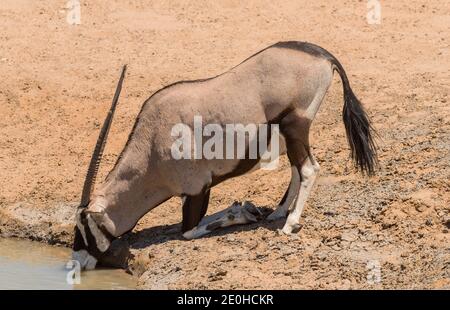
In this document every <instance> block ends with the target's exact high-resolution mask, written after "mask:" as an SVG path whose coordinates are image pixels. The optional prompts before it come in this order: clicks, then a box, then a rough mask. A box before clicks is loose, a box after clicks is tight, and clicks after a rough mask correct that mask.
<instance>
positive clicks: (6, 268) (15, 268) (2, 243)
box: [0, 238, 136, 289]
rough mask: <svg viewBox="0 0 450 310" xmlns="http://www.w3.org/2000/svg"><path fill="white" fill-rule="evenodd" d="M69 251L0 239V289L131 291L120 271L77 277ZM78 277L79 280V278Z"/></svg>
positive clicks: (130, 280)
mask: <svg viewBox="0 0 450 310" xmlns="http://www.w3.org/2000/svg"><path fill="white" fill-rule="evenodd" d="M70 257H71V252H70V249H67V248H60V247H53V246H48V245H45V244H41V243H38V242H33V241H24V240H16V239H2V238H0V289H134V288H135V287H136V281H135V279H134V278H133V277H132V276H131V275H129V274H127V273H125V271H123V270H108V269H103V270H93V271H87V272H81V273H78V272H77V269H76V268H73V267H72V266H73V265H72V266H71V264H70V263H69V265H67V263H68V262H69V260H70ZM78 275H79V276H78ZM77 280H79V282H80V283H79V284H76V282H78V281H77Z"/></svg>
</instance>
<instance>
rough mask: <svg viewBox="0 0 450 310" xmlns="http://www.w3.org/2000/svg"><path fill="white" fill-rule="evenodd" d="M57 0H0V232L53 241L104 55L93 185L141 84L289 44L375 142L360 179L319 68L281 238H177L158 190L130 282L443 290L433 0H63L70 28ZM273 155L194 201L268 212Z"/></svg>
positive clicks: (245, 232) (446, 183) (443, 121)
mask: <svg viewBox="0 0 450 310" xmlns="http://www.w3.org/2000/svg"><path fill="white" fill-rule="evenodd" d="M64 2H65V1H56V0H51V1H31V0H28V1H27V0H2V1H1V4H0V29H1V30H0V174H1V176H0V189H1V190H0V235H1V236H17V237H23V238H30V239H34V240H41V241H43V242H49V243H52V244H70V242H71V238H72V235H71V234H72V230H73V214H74V210H75V207H76V205H77V203H78V201H79V195H80V192H81V186H82V183H83V178H84V176H85V172H86V168H87V165H88V161H89V158H90V155H91V151H92V149H93V146H94V143H95V140H96V138H97V135H98V131H99V127H100V125H101V122H102V121H103V119H104V117H105V115H106V111H107V109H108V108H109V104H110V100H111V98H112V95H113V90H114V88H115V84H116V82H117V78H118V75H119V72H120V67H121V65H122V64H124V63H128V64H129V71H128V75H127V78H126V80H125V86H124V90H123V92H122V96H121V102H120V105H119V107H118V110H117V113H116V118H115V120H114V123H113V127H112V130H111V134H110V140H109V142H108V145H107V147H106V150H105V156H104V160H103V164H102V167H101V175H100V178H99V179H102V178H103V177H104V176H105V174H106V173H107V172H108V171H109V169H111V166H112V164H113V163H114V162H115V159H116V156H117V155H118V154H119V153H120V151H121V149H122V147H123V145H124V143H125V141H126V139H127V137H128V133H129V131H130V130H131V127H132V125H133V122H134V119H135V117H136V115H137V113H138V111H139V109H140V106H141V104H142V102H143V101H144V100H145V99H146V98H147V97H149V96H150V95H151V94H152V93H153V92H154V91H156V90H157V89H159V88H161V87H162V86H164V85H166V84H168V83H171V82H174V81H177V80H184V79H197V78H204V77H209V76H213V75H216V74H218V73H221V72H223V71H225V70H227V69H229V68H230V67H232V66H234V65H236V64H238V63H239V62H241V61H242V60H243V59H245V58H246V57H248V56H249V55H251V54H253V53H255V52H257V51H258V50H260V49H262V48H264V47H266V46H268V45H269V44H272V43H274V42H277V41H282V40H302V41H309V42H314V43H316V44H318V45H321V46H323V47H325V48H326V49H328V50H329V51H331V52H332V53H333V54H334V55H335V56H336V57H337V58H338V59H339V60H340V61H341V63H342V64H343V65H344V67H345V69H346V71H347V73H348V75H349V78H350V82H351V83H352V86H353V89H354V91H355V93H356V94H357V95H358V97H359V98H360V99H361V100H362V101H363V102H364V104H365V106H366V108H367V110H368V112H369V114H370V115H371V117H372V119H373V122H374V126H375V127H376V129H377V130H378V132H379V135H380V138H381V139H380V141H379V145H380V150H379V153H380V154H379V155H380V165H381V168H380V170H379V171H378V173H377V175H376V176H375V177H373V178H364V177H361V176H360V175H359V174H358V173H356V172H355V171H354V169H353V167H352V164H351V162H350V160H349V155H348V154H349V152H348V147H347V143H346V140H345V135H344V126H343V123H342V120H341V109H342V105H343V101H342V91H341V84H340V81H339V79H338V78H337V77H335V82H334V84H333V86H332V87H331V89H330V91H329V93H328V95H327V97H326V99H325V101H324V103H323V105H322V107H321V110H320V112H319V114H318V117H317V118H316V120H315V122H314V124H313V128H312V138H311V140H312V145H313V150H314V153H315V155H316V157H317V158H318V160H319V162H320V165H321V167H322V170H321V176H320V178H319V179H318V181H317V184H316V186H315V188H314V191H313V193H312V196H311V198H310V199H309V201H308V205H307V207H306V209H305V211H304V213H303V217H302V225H303V228H302V229H301V231H300V233H299V234H298V236H297V237H286V236H279V235H278V234H277V233H276V229H277V228H280V227H282V225H283V222H282V221H279V222H276V223H268V222H260V223H257V224H253V225H248V226H242V227H234V228H229V229H226V230H223V231H221V232H219V233H217V234H213V235H211V236H209V237H205V238H203V239H200V240H195V241H185V240H182V238H181V234H180V225H179V221H180V219H181V212H180V211H181V208H180V201H179V200H178V199H173V200H170V201H168V202H167V203H165V204H163V205H161V206H160V207H158V208H157V209H155V210H153V211H152V212H150V213H149V214H148V215H146V216H145V217H144V218H143V219H142V220H141V221H140V223H139V224H138V226H137V227H136V229H135V230H134V231H133V232H132V233H131V234H130V235H128V236H127V238H128V239H129V240H130V242H131V244H132V247H133V253H134V255H135V256H134V258H133V260H132V261H131V264H130V270H131V271H132V272H133V273H134V274H136V276H138V277H139V285H140V287H142V288H266V289H269V288H273V289H284V288H295V289H297V288H342V289H346V288H366V289H371V288H447V289H448V288H450V248H449V245H450V242H449V241H450V237H449V229H450V214H449V208H450V207H449V206H450V168H449V162H450V105H449V100H450V98H449V89H450V87H449V85H450V74H449V71H450V62H449V59H450V55H449V53H450V49H449V44H450V35H449V34H450V7H449V6H448V2H447V1H444V0H442V1H438V0H432V1H415V0H412V1H411V0H397V1H382V20H381V24H380V25H370V24H368V23H367V20H366V14H367V8H366V1H349V0H347V1H339V2H330V1H325V0H317V1H303V0H296V1H277V2H276V4H275V2H274V1H253V0H251V1H245V4H242V3H241V1H237V0H227V1H179V2H176V3H172V1H117V0H114V1H92V0H91V1H87V0H81V14H82V15H81V25H77V26H72V25H69V24H68V23H67V22H66V14H67V12H66V11H64ZM282 163H283V164H282V165H281V167H280V168H279V169H278V170H276V171H271V172H268V171H257V172H254V173H252V174H249V175H246V176H243V177H240V178H237V179H233V180H229V181H227V182H225V183H223V184H221V185H220V186H218V187H216V188H214V189H213V191H212V200H211V203H210V209H209V213H212V212H216V211H219V210H221V209H223V208H225V207H227V206H228V205H229V204H231V203H232V202H233V201H234V200H243V199H247V200H251V201H253V202H254V203H255V204H257V205H258V206H267V207H269V208H274V207H275V206H276V204H277V202H278V200H279V199H280V197H281V196H282V194H283V192H284V190H285V188H286V186H287V184H288V181H289V174H290V172H289V168H288V164H287V160H286V158H285V157H283V158H282ZM373 275H375V277H374V278H372V279H375V281H368V280H367V277H368V276H369V278H370V277H371V276H373ZM377 275H380V276H381V277H380V278H377ZM378 280H379V281H378Z"/></svg>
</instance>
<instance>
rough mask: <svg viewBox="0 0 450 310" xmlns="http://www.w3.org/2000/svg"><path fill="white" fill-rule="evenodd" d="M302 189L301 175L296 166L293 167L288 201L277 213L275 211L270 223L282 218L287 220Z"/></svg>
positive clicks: (277, 209) (280, 206)
mask: <svg viewBox="0 0 450 310" xmlns="http://www.w3.org/2000/svg"><path fill="white" fill-rule="evenodd" d="M299 189H300V175H299V174H298V170H297V168H296V167H295V166H291V182H290V183H289V189H288V195H287V197H286V200H285V201H284V202H283V203H282V204H281V205H279V206H278V207H277V208H276V209H275V211H273V212H272V213H271V214H270V215H269V216H268V217H267V220H268V221H275V220H278V219H281V218H285V217H286V216H287V214H288V211H289V209H291V206H292V204H293V203H294V201H295V199H296V198H297V195H298V191H299Z"/></svg>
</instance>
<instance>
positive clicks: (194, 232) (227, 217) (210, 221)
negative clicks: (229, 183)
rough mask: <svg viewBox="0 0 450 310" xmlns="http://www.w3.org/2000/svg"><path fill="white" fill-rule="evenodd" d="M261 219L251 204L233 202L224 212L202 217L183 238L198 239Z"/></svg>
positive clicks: (259, 212)
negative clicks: (220, 229) (229, 227)
mask: <svg viewBox="0 0 450 310" xmlns="http://www.w3.org/2000/svg"><path fill="white" fill-rule="evenodd" d="M261 217H262V213H261V211H259V209H258V208H256V207H255V205H253V204H252V203H249V202H247V201H244V203H243V204H242V205H241V204H240V203H238V202H235V203H233V204H232V205H231V206H230V207H228V208H226V209H225V210H222V211H220V212H218V213H215V214H212V215H209V216H206V217H204V218H203V219H202V220H201V221H200V223H199V224H198V226H197V227H195V228H193V229H191V230H189V231H187V232H185V233H184V234H183V237H184V238H186V239H195V238H199V237H202V236H204V235H206V234H208V233H210V232H212V231H213V230H216V229H218V228H221V227H227V226H232V225H239V224H247V223H254V222H257V221H258V220H259V219H260V218H261Z"/></svg>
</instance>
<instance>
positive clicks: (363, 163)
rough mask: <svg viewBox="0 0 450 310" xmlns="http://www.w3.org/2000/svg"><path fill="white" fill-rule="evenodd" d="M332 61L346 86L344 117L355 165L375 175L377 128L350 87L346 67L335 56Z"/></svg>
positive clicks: (362, 170) (344, 86)
mask: <svg viewBox="0 0 450 310" xmlns="http://www.w3.org/2000/svg"><path fill="white" fill-rule="evenodd" d="M331 62H332V63H333V65H334V66H335V69H336V70H337V72H338V73H339V75H340V76H341V79H342V84H343V88H344V108H343V111H342V114H343V115H342V118H343V120H344V125H345V131H346V133H347V141H348V144H349V146H350V150H351V156H352V159H353V160H354V162H355V166H356V167H358V168H359V169H360V170H361V172H363V173H364V172H365V173H367V174H368V175H373V174H374V173H375V167H376V166H377V165H378V159H377V147H376V144H375V141H374V137H373V134H374V133H375V130H374V129H373V128H372V125H371V124H370V120H369V117H368V116H367V114H366V111H364V108H363V106H362V104H361V102H360V101H359V100H358V98H356V96H355V94H354V93H353V90H352V89H351V88H350V83H349V81H348V78H347V75H346V73H345V71H344V68H343V67H342V65H341V64H340V63H339V61H338V60H337V59H336V58H334V57H333V56H332V59H331ZM375 134H376V133H375Z"/></svg>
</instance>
